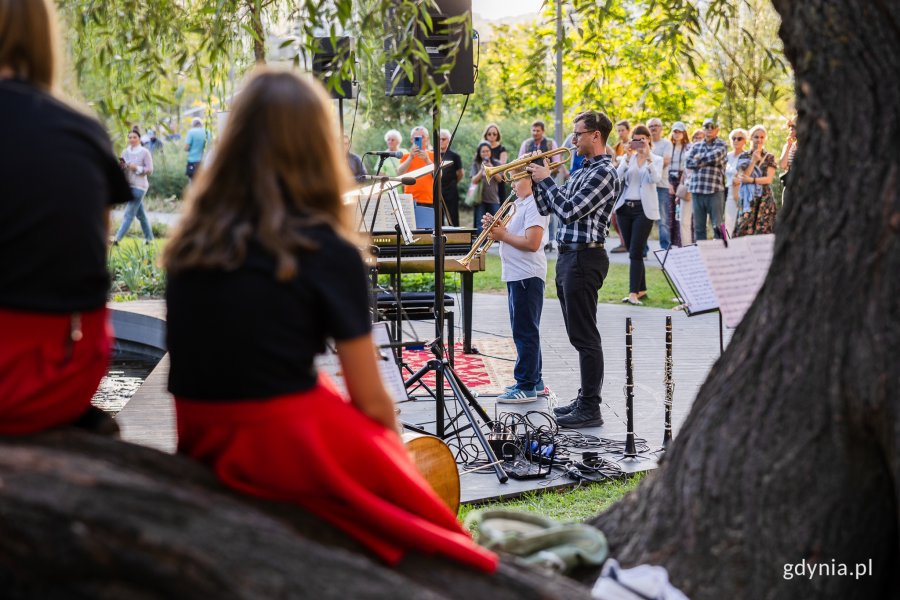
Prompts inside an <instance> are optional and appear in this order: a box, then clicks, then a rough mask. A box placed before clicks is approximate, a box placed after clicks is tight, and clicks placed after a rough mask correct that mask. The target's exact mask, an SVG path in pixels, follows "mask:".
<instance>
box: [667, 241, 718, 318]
mask: <svg viewBox="0 0 900 600" xmlns="http://www.w3.org/2000/svg"><path fill="white" fill-rule="evenodd" d="M654 255H655V256H656V260H658V261H659V264H660V265H663V260H665V265H663V266H664V267H665V270H666V273H668V275H669V279H671V280H672V283H673V284H674V285H675V290H676V291H677V292H678V295H679V296H680V297H681V299H682V300H684V303H685V304H687V307H688V311H689V312H691V313H699V312H706V311H710V310H715V309H717V308H719V301H718V299H717V298H716V294H715V292H714V291H713V288H712V285H711V284H710V282H709V276H708V275H707V273H706V266H705V265H704V263H703V260H702V259H701V258H700V251H699V249H698V248H697V246H685V247H684V248H671V249H670V250H669V254H668V256H666V251H665V250H656V251H655V252H654Z"/></svg>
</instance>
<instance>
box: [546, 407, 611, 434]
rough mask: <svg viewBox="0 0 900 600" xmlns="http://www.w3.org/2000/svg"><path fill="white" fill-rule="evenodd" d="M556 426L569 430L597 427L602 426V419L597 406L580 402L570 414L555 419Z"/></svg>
mask: <svg viewBox="0 0 900 600" xmlns="http://www.w3.org/2000/svg"><path fill="white" fill-rule="evenodd" d="M556 424H557V425H559V426H560V427H568V428H569V429H579V428H581V427H599V426H600V425H603V417H602V416H601V415H600V406H599V405H589V404H587V403H586V402H584V401H582V402H581V403H579V404H578V406H576V407H575V408H574V409H573V410H572V412H570V413H569V414H567V415H562V416H561V417H557V418H556Z"/></svg>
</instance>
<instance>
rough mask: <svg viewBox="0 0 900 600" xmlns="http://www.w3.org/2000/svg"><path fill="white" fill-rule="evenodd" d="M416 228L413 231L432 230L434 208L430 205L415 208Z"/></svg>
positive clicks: (419, 205)
mask: <svg viewBox="0 0 900 600" xmlns="http://www.w3.org/2000/svg"><path fill="white" fill-rule="evenodd" d="M415 215H416V226H415V227H414V228H413V229H434V208H433V206H432V205H431V204H419V203H418V202H417V203H416V206H415Z"/></svg>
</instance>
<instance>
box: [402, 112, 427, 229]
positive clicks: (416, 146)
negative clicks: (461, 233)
mask: <svg viewBox="0 0 900 600" xmlns="http://www.w3.org/2000/svg"><path fill="white" fill-rule="evenodd" d="M409 139H410V142H411V145H410V148H409V152H407V153H405V154H404V155H403V156H402V157H401V158H400V165H399V166H398V167H397V174H398V175H403V174H404V173H407V172H409V171H415V170H416V169H421V168H422V167H425V166H428V165H433V164H434V152H432V151H431V150H430V149H429V148H430V146H429V144H428V130H427V129H425V127H423V126H422V125H417V126H415V127H413V128H412V130H411V131H410V132H409ZM404 191H405V192H406V193H407V194H412V197H413V198H414V199H415V202H416V208H415V212H416V227H417V228H418V229H433V228H434V176H433V175H432V174H431V173H429V174H428V175H423V176H421V177H419V178H418V179H416V183H415V184H414V185H407V186H405V187H404Z"/></svg>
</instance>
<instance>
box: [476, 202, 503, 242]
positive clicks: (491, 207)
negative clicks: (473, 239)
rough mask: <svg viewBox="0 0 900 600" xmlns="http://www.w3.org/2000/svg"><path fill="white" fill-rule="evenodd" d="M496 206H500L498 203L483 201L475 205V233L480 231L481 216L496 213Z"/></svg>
mask: <svg viewBox="0 0 900 600" xmlns="http://www.w3.org/2000/svg"><path fill="white" fill-rule="evenodd" d="M498 208H500V205H499V204H486V203H484V202H482V203H481V204H476V205H475V225H474V227H475V235H478V234H479V233H481V217H483V216H484V215H495V214H497V209H498Z"/></svg>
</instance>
